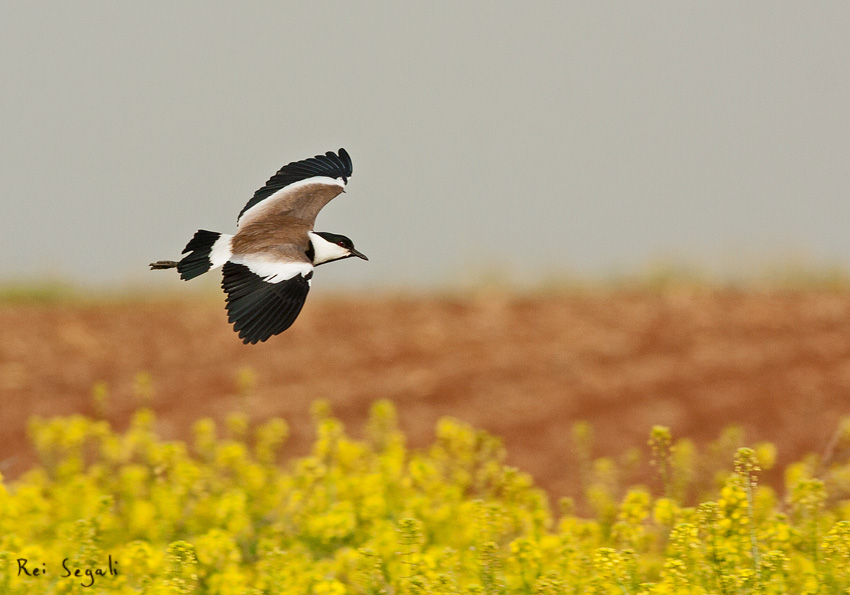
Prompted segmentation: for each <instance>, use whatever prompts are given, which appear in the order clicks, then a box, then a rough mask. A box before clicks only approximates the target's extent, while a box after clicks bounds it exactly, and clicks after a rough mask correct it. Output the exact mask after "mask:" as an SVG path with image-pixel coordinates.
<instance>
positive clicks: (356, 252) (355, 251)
mask: <svg viewBox="0 0 850 595" xmlns="http://www.w3.org/2000/svg"><path fill="white" fill-rule="evenodd" d="M349 252H351V255H352V256H356V257H357V258H362V259H363V260H369V259H368V258H367V257H366V255H365V254H363V253H362V252H358V251H357V250H355V249H354V248H351V249H349Z"/></svg>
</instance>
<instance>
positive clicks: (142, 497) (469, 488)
mask: <svg viewBox="0 0 850 595" xmlns="http://www.w3.org/2000/svg"><path fill="white" fill-rule="evenodd" d="M314 420H315V423H316V426H317V427H316V430H317V438H316V440H315V443H314V444H313V447H312V451H311V453H310V454H309V455H308V456H305V457H302V458H298V459H286V460H284V458H283V457H282V452H281V451H282V446H283V445H284V443H285V441H286V438H287V434H288V427H287V424H286V422H285V421H283V420H280V419H272V420H270V421H267V422H265V423H263V424H259V425H254V424H251V423H249V420H248V419H247V418H246V416H244V415H242V414H232V415H231V416H229V418H228V419H227V421H226V424H225V426H226V427H223V428H220V427H216V424H215V423H214V422H213V421H212V420H209V419H202V420H200V421H198V422H197V423H196V424H195V426H194V438H193V440H192V443H191V444H187V443H184V442H174V441H164V440H162V439H160V438H159V437H158V436H157V435H156V433H155V432H154V429H153V428H154V425H155V419H154V417H153V414H152V413H151V412H150V411H149V410H146V409H141V410H139V411H137V412H136V413H135V415H134V417H133V420H132V423H131V425H130V427H129V429H128V430H127V431H126V432H123V433H118V432H116V431H114V430H113V429H112V428H111V427H110V426H109V424H108V423H107V422H105V421H102V420H98V419H90V418H86V417H83V416H72V417H65V418H57V419H51V420H44V419H34V420H33V421H32V422H31V424H30V437H31V440H32V441H33V443H34V445H35V447H36V449H37V451H38V454H39V458H40V463H39V464H38V466H36V467H35V468H33V469H31V470H30V471H29V472H27V473H25V474H24V475H23V476H22V477H20V478H19V479H17V480H16V481H14V482H9V481H3V482H2V483H0V593H2V594H4V595H5V594H8V595H16V594H21V595H23V594H26V595H30V594H40V593H51V594H52V593H56V594H58V593H122V594H137V593H151V594H165V593H169V594H170V593H198V594H221V595H230V594H233V595H236V594H260V593H267V594H292V595H302V594H316V595H337V594H338V595H342V594H347V593H351V594H359V595H378V594H387V595H391V594H414V593H433V594H455V593H456V594H460V593H486V594H520V593H521V594H556V593H571V594H573V593H574V594H579V593H597V594H638V593H642V594H650V593H681V594H685V593H688V594H700V593H717V594H732V593H736V594H737V593H850V462H848V446H850V421H848V422H847V423H844V424H843V425H842V427H841V428H839V429H838V431H837V432H836V434H835V436H834V439H833V441H832V443H831V445H830V449H829V452H828V453H826V454H825V455H818V456H811V457H807V458H806V459H804V460H802V461H800V462H798V463H795V464H793V465H790V466H789V467H788V468H786V469H785V484H786V488H785V489H784V490H783V493H778V492H777V491H775V490H774V489H771V488H770V487H768V486H765V485H760V484H759V482H758V477H759V473H760V472H761V470H762V468H767V467H769V466H771V465H772V464H773V460H774V458H775V449H773V448H772V446H771V445H769V444H760V445H755V446H754V447H753V448H739V449H737V451H735V452H731V453H730V456H729V457H727V460H725V461H724V462H723V463H722V464H720V465H719V466H717V467H711V466H706V465H707V461H711V460H714V459H713V458H712V457H709V456H703V455H704V454H706V453H702V452H700V451H699V450H698V449H696V448H695V447H694V446H693V444H692V443H690V442H688V441H687V440H678V441H676V440H674V439H673V437H672V436H671V435H670V432H669V430H667V429H666V428H663V427H655V428H652V430H651V432H650V434H649V439H648V443H647V444H646V445H644V450H645V452H646V453H647V456H648V457H649V458H651V460H652V462H653V464H654V469H655V472H656V474H657V477H658V482H657V485H659V486H661V487H660V488H658V489H655V490H654V491H651V490H650V489H649V488H647V487H643V486H640V485H633V486H618V485H617V482H616V481H614V480H613V479H612V478H614V477H615V476H616V475H617V473H618V469H617V465H618V464H619V463H615V462H614V461H613V460H612V459H599V460H587V461H586V463H587V465H586V467H587V469H586V472H585V473H583V477H584V479H583V485H582V492H583V493H584V495H585V496H584V500H582V502H580V503H577V504H576V503H573V502H572V501H571V500H569V499H564V500H562V501H561V502H559V503H558V504H557V506H555V507H554V509H553V507H552V506H551V505H550V503H549V501H548V498H547V496H546V494H545V493H544V492H543V491H542V490H540V489H539V488H537V487H535V484H534V482H533V480H532V478H531V477H529V476H528V475H526V474H524V473H522V472H521V471H518V470H517V469H514V468H511V467H509V466H506V465H505V464H504V457H505V452H504V449H503V448H502V445H501V443H500V441H499V440H498V439H497V438H496V437H493V436H491V435H488V434H487V433H485V432H482V431H478V430H475V429H474V428H472V427H469V426H467V425H465V424H463V423H461V422H458V421H456V420H452V419H444V420H442V421H440V422H439V424H438V425H437V428H436V438H435V440H434V443H433V444H432V445H431V446H430V447H429V448H427V449H425V450H422V451H414V450H410V449H408V448H407V447H406V445H405V437H404V435H403V434H402V433H401V432H400V431H399V430H398V429H397V426H396V412H395V410H394V408H393V406H392V405H391V404H390V403H388V402H385V401H382V402H378V403H375V404H374V405H373V407H372V411H371V416H370V420H369V423H368V426H367V428H366V432H365V437H364V438H363V439H362V440H355V439H352V438H351V437H349V436H347V435H346V433H345V431H344V428H343V427H342V425H341V423H340V422H339V421H338V420H337V419H335V418H334V417H333V416H332V414H331V412H330V410H329V407H328V406H327V404H325V403H323V402H319V403H316V404H315V406H314ZM589 432H590V428H589V427H587V426H583V425H581V424H578V425H577V426H576V427H575V431H574V439H575V443H576V445H577V448H579V449H581V445H582V444H583V442H586V438H587V435H588V434H589ZM705 477H709V478H710V481H709V482H708V483H707V484H706V483H705V482H703V483H702V484H700V482H699V481H698V478H705ZM698 484H699V485H698ZM654 485H655V484H654ZM654 492H658V493H654ZM585 510H586V511H587V512H583V511H585Z"/></svg>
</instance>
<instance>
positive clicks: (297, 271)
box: [221, 258, 313, 344]
mask: <svg viewBox="0 0 850 595" xmlns="http://www.w3.org/2000/svg"><path fill="white" fill-rule="evenodd" d="M312 278H313V267H312V265H310V264H309V263H306V262H303V263H302V262H297V263H296V262H290V263H286V264H279V263H268V262H262V261H255V262H252V261H251V260H250V259H244V258H243V259H240V262H234V261H228V262H226V263H224V267H223V277H222V282H221V287H222V289H224V291H225V293H227V305H226V308H227V319H228V321H229V322H231V323H232V324H233V330H235V331H236V332H238V333H239V338H240V339H242V342H243V343H246V344H247V343H257V342H259V341H265V340H266V339H268V338H269V337H272V336H273V335H277V334H279V333H282V332H283V331H285V330H286V329H288V328H289V327H290V326H291V325H292V323H293V322H295V319H296V318H297V317H298V314H299V313H300V312H301V307H302V306H303V305H304V301H305V300H306V299H307V293H308V292H309V291H310V280H311V279H312Z"/></svg>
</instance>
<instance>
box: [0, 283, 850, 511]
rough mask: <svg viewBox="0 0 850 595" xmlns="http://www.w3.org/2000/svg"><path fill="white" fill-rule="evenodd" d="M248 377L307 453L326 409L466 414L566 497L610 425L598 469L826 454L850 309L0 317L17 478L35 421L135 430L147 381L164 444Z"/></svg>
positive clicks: (430, 302)
mask: <svg viewBox="0 0 850 595" xmlns="http://www.w3.org/2000/svg"><path fill="white" fill-rule="evenodd" d="M245 368H250V369H251V370H253V372H254V374H255V377H256V389H255V392H254V396H253V398H251V399H250V402H249V407H250V410H251V414H252V416H253V417H254V419H264V418H268V417H270V416H282V417H284V418H286V419H287V420H288V421H289V423H290V425H291V429H292V437H291V439H290V443H289V449H290V452H292V453H303V452H305V451H306V449H307V445H308V444H309V440H310V439H311V437H312V430H311V423H310V416H309V405H310V403H311V401H313V400H315V399H318V398H324V399H328V400H329V401H330V402H331V403H332V405H333V409H334V412H335V414H336V415H337V416H339V417H340V418H342V419H343V420H344V421H345V422H346V423H347V425H348V427H349V428H350V430H351V432H352V433H353V434H354V435H360V433H361V430H362V425H363V421H364V419H365V416H366V414H367V411H368V408H369V405H370V404H371V403H372V402H373V401H374V400H376V399H379V398H386V399H390V400H392V401H393V402H395V403H396V404H397V406H398V411H399V415H400V420H401V424H402V427H403V429H404V430H405V431H406V432H407V434H408V436H409V441H410V444H411V445H413V446H423V445H425V444H427V443H428V442H429V441H430V440H431V439H432V438H433V428H434V424H435V422H436V421H437V419H439V418H440V417H442V416H454V417H457V418H460V419H462V420H464V421H467V422H469V423H471V424H473V425H475V426H477V427H480V428H483V429H486V430H488V431H490V432H492V433H494V434H496V435H499V436H501V437H502V438H503V439H504V442H505V444H506V446H507V450H508V453H509V456H508V460H509V462H510V463H511V464H514V465H517V466H518V467H520V468H521V469H523V470H525V471H528V472H530V473H531V474H532V475H533V476H534V477H535V478H536V480H537V482H538V483H540V484H541V485H543V486H544V487H546V488H547V489H548V490H549V491H550V493H551V494H553V495H562V494H573V493H574V485H575V479H576V471H575V469H576V466H575V458H574V456H573V453H572V449H571V442H570V429H571V427H572V424H573V423H574V422H575V421H577V420H587V421H589V422H591V423H592V424H593V427H594V431H595V436H596V451H595V455H603V454H616V453H620V452H623V451H625V450H626V449H627V448H629V447H632V446H639V447H643V446H644V445H645V444H646V438H647V435H648V431H649V428H650V427H651V426H652V425H653V424H664V425H668V426H670V427H671V428H672V429H673V432H674V435H676V436H689V437H691V438H694V439H696V440H697V441H699V442H705V441H708V440H712V439H714V438H715V437H716V436H717V435H718V433H719V431H720V430H721V429H722V428H723V427H724V426H726V425H728V424H731V423H738V424H740V425H742V426H743V427H744V429H745V430H746V432H747V438H748V439H749V440H751V441H757V440H770V441H773V442H775V443H776V444H777V445H778V446H779V452H780V462H788V461H789V460H791V459H792V458H794V457H797V456H799V455H801V454H802V453H804V452H809V451H816V452H819V451H822V450H823V449H824V448H825V447H826V445H827V442H828V441H829V438H830V435H831V433H832V432H833V430H834V428H835V427H836V424H837V421H838V419H839V418H840V417H841V416H845V415H850V293H847V292H837V291H836V292H832V291H774V292H745V293H741V292H735V291H731V290H724V291H709V290H691V289H678V290H668V291H617V292H610V293H594V294H578V293H577V294H572V295H561V296H546V297H542V296H541V297H509V296H504V295H481V296H478V297H475V298H471V299H452V298H423V299H412V298H380V299H379V298H356V299H354V298H351V299H336V300H325V301H322V300H321V299H311V300H310V302H309V303H308V304H307V307H306V308H305V311H304V312H303V313H302V315H301V317H300V318H299V319H298V321H297V322H296V324H295V325H294V326H293V327H292V328H291V329H290V330H288V331H287V332H286V333H284V334H283V335H281V336H278V337H274V338H273V339H271V340H270V341H269V342H268V343H265V344H261V345H257V346H244V345H242V344H241V342H240V341H238V339H237V337H236V335H235V334H234V333H233V332H232V331H231V329H230V327H229V326H228V324H227V322H226V319H225V314H224V311H223V308H222V304H221V303H220V302H217V301H204V302H201V303H189V302H174V303H171V302H169V303H139V304H112V305H110V304H94V305H85V304H83V305H80V304H77V305H73V304H49V305H8V304H7V305H3V306H0V394H2V405H0V465H2V471H3V473H4V474H5V475H7V476H15V475H17V474H19V473H20V472H21V471H23V470H24V469H25V468H27V467H28V466H29V465H31V464H32V463H33V461H34V457H33V454H32V451H31V449H30V448H29V446H28V445H27V442H26V437H25V436H26V421H27V419H28V418H29V417H30V416H32V415H34V414H38V415H42V416H53V415H63V414H69V413H74V412H81V413H86V414H93V413H94V406H93V403H92V399H91V393H92V386H93V384H94V383H95V382H96V381H105V382H106V383H107V385H108V387H109V391H110V402H111V404H110V413H109V418H110V419H111V420H112V421H113V423H114V424H115V425H116V426H117V427H119V428H123V427H126V424H127V421H128V418H129V415H130V413H131V411H132V410H133V409H134V408H135V406H136V398H135V396H134V388H133V387H134V378H135V377H136V375H137V373H139V372H140V371H146V372H149V373H150V374H151V375H152V377H153V382H154V388H155V395H154V398H153V406H154V408H155V410H156V411H157V413H158V416H159V428H158V429H159V431H160V434H161V435H163V436H164V437H167V438H186V437H187V436H188V434H189V431H188V430H189V428H190V426H191V424H192V422H193V421H194V420H196V419H198V418H199V417H203V416H213V417H215V418H217V419H222V418H223V417H224V415H225V414H226V413H227V412H229V411H231V410H234V409H238V408H239V407H240V406H241V404H242V403H243V400H242V399H241V398H240V397H239V396H238V390H237V377H238V376H239V372H240V370H242V369H245Z"/></svg>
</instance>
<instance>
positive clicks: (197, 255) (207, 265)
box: [150, 229, 233, 281]
mask: <svg viewBox="0 0 850 595" xmlns="http://www.w3.org/2000/svg"><path fill="white" fill-rule="evenodd" d="M232 238H233V236H232V235H230V234H226V233H218V232H216V231H207V230H205V229H201V230H199V231H198V232H196V233H195V236H194V237H193V238H192V239H191V240H190V241H189V243H188V244H186V247H185V248H184V249H183V254H186V253H187V252H188V254H186V256H184V257H183V259H182V260H180V262H175V261H173V260H160V261H157V262H154V263H151V265H150V266H151V269H171V268H176V269H177V271H178V272H179V273H180V278H181V279H183V280H184V281H188V280H189V279H194V278H195V277H197V276H199V275H203V274H204V273H206V272H207V271H210V270H212V269H214V268H216V267H220V266H221V265H223V264H224V263H225V262H227V259H228V258H230V256H231V255H232V252H231V250H230V240H231V239H232Z"/></svg>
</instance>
